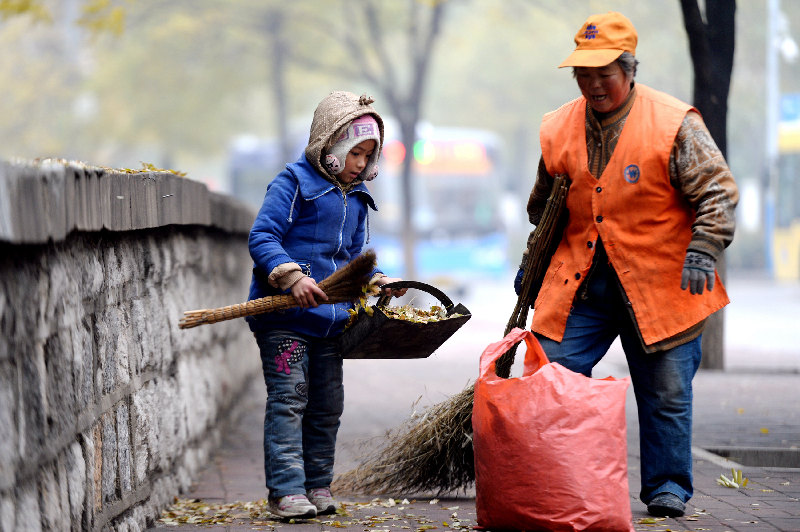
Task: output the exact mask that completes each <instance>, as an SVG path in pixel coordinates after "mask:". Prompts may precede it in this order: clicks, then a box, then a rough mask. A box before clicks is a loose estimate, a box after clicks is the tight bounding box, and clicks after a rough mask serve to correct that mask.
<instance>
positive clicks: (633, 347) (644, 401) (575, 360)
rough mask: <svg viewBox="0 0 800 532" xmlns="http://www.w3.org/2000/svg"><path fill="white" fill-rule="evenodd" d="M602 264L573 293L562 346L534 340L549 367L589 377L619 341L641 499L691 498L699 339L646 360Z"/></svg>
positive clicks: (619, 294)
mask: <svg viewBox="0 0 800 532" xmlns="http://www.w3.org/2000/svg"><path fill="white" fill-rule="evenodd" d="M599 262H600V263H599V264H598V265H597V267H596V270H595V271H594V272H592V274H591V276H590V278H589V280H588V281H587V282H588V287H587V286H583V287H581V289H580V290H579V291H578V296H577V297H576V298H575V301H574V303H573V308H572V310H571V311H570V314H569V317H568V318H567V328H566V331H565V333H564V338H563V340H562V341H561V342H555V341H553V340H550V339H549V338H545V337H543V336H541V335H539V334H537V335H536V337H537V338H538V339H539V342H540V343H541V345H542V348H543V349H544V351H545V353H547V357H548V358H549V359H550V361H551V362H558V363H559V364H561V365H562V366H564V367H566V368H568V369H571V370H572V371H575V372H577V373H582V374H584V375H586V376H587V377H591V374H592V368H593V367H594V366H595V365H596V364H597V363H598V362H599V361H600V359H601V358H603V356H604V355H605V354H606V352H607V351H608V348H609V347H610V346H611V343H612V342H613V341H614V339H615V338H616V337H617V336H619V337H620V341H621V343H622V347H623V349H624V351H625V357H626V358H627V360H628V368H629V370H630V375H631V381H632V382H633V390H634V394H635V396H636V404H637V407H638V413H639V450H640V454H641V477H642V490H641V493H640V498H641V500H642V502H644V503H645V504H647V503H649V502H650V501H651V500H652V499H653V497H655V496H656V495H658V494H659V493H664V492H668V493H673V494H675V495H677V496H678V497H680V498H681V499H682V500H683V501H684V502H685V501H688V500H689V499H690V498H691V496H692V493H693V488H692V379H693V378H694V375H695V373H696V372H697V368H698V367H699V365H700V357H701V348H700V337H698V338H696V339H694V340H692V341H690V342H688V343H685V344H683V345H680V346H678V347H675V348H673V349H668V350H666V351H658V352H655V353H646V352H645V351H644V350H643V349H642V345H641V340H640V338H639V336H638V333H637V331H636V329H635V327H634V325H633V320H632V318H631V317H630V314H629V311H628V308H627V307H626V304H625V300H624V299H623V295H622V290H621V289H620V287H619V284H618V283H619V281H618V280H617V279H616V274H615V273H614V272H613V270H612V269H611V268H610V267H609V266H608V264H607V263H606V262H605V261H599ZM584 289H586V292H585V296H582V295H581V294H582V293H583V291H584ZM675 289H676V290H679V289H680V287H679V286H676V287H675ZM676 310H677V309H676Z"/></svg>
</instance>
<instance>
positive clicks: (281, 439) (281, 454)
mask: <svg viewBox="0 0 800 532" xmlns="http://www.w3.org/2000/svg"><path fill="white" fill-rule="evenodd" d="M256 341H257V342H258V347H259V349H260V351H261V366H262V368H263V371H264V382H266V385H267V407H266V414H265V416H264V474H265V476H266V485H267V489H268V490H269V496H270V497H271V498H273V499H277V498H280V497H283V496H285V495H293V494H298V493H303V494H305V493H306V492H307V491H308V490H312V489H314V488H327V487H329V486H330V485H331V481H332V480H333V457H334V450H335V448H336V433H337V431H338V430H339V418H340V417H341V415H342V411H343V410H344V386H343V383H342V378H343V374H342V357H341V356H340V355H339V349H338V346H337V344H336V342H334V341H332V340H329V339H325V338H312V337H307V336H303V335H299V334H297V333H294V332H291V331H285V330H273V331H269V332H265V333H257V334H256Z"/></svg>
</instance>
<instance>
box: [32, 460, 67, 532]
mask: <svg viewBox="0 0 800 532" xmlns="http://www.w3.org/2000/svg"><path fill="white" fill-rule="evenodd" d="M38 477H39V504H40V505H41V506H40V510H41V512H42V526H43V528H44V529H45V530H69V507H68V506H67V504H68V503H66V504H62V503H65V502H66V501H62V498H61V496H62V491H61V486H60V485H59V481H58V476H57V475H56V471H55V465H54V464H52V463H50V464H46V465H44V466H42V467H40V468H39V471H38Z"/></svg>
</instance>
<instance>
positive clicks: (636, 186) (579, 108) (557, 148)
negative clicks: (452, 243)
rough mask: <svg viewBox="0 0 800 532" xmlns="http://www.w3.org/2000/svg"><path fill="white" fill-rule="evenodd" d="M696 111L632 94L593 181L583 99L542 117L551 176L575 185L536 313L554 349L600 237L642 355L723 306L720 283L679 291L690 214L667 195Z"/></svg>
mask: <svg viewBox="0 0 800 532" xmlns="http://www.w3.org/2000/svg"><path fill="white" fill-rule="evenodd" d="M689 110H693V108H692V107H691V106H690V105H688V104H685V103H683V102H681V101H679V100H677V99H675V98H673V97H672V96H669V95H667V94H664V93H662V92H658V91H656V90H654V89H651V88H649V87H646V86H643V85H640V84H637V85H636V100H635V101H634V103H633V106H632V108H631V110H630V113H629V114H628V118H627V119H626V121H625V125H624V127H623V130H622V133H621V134H620V137H619V140H618V142H617V146H616V148H615V149H614V153H613V154H612V156H611V159H610V160H609V161H608V165H607V166H606V168H605V170H604V171H603V173H602V175H600V177H599V179H598V178H595V177H594V176H592V175H591V174H590V173H589V166H588V155H587V152H586V130H585V119H586V116H585V113H586V99H585V98H583V97H582V96H581V97H580V98H578V99H576V100H573V101H571V102H569V103H567V104H565V105H563V106H562V107H560V108H559V109H557V110H556V111H553V112H550V113H547V114H546V115H545V116H544V118H543V120H542V126H541V130H540V140H541V145H542V158H543V160H544V163H545V165H546V167H547V171H548V172H549V173H550V175H556V174H567V175H569V177H570V179H571V180H572V185H571V186H570V190H569V195H568V196H567V209H569V221H568V223H567V227H566V229H565V230H564V235H563V237H562V240H561V243H560V244H559V246H558V249H556V252H555V254H554V255H553V258H552V260H551V261H550V265H549V267H548V270H547V273H546V274H545V278H544V282H543V284H542V288H541V290H540V291H539V296H538V297H537V299H536V303H535V312H534V314H533V321H532V323H531V329H532V330H533V331H535V332H537V333H540V334H542V335H544V336H546V337H548V338H551V339H553V340H555V341H558V342H560V341H561V340H562V338H563V337H564V330H565V328H566V323H567V317H568V316H569V313H570V308H571V306H572V301H573V299H574V298H575V294H576V292H577V290H578V288H579V286H580V284H581V282H582V281H583V279H584V278H585V277H586V275H587V274H588V272H589V269H590V267H591V265H592V258H593V256H594V251H595V244H596V243H597V238H598V236H599V237H600V238H601V239H602V241H603V245H604V246H605V249H606V252H607V254H608V258H609V262H610V263H611V266H612V267H613V268H614V271H615V272H616V273H617V276H618V277H619V280H620V282H621V283H622V287H623V289H624V290H625V294H626V295H627V297H628V300H629V301H630V303H631V305H632V307H633V313H634V315H635V317H636V323H637V326H638V328H639V332H640V334H641V336H642V339H643V341H644V343H645V345H651V344H654V343H656V342H660V341H662V340H665V339H667V338H670V337H672V336H675V335H676V334H678V333H681V332H683V331H685V330H686V329H688V328H689V327H691V326H693V325H695V324H697V323H699V322H700V321H702V320H703V319H705V318H706V317H708V316H709V315H710V314H712V313H713V312H715V311H717V310H719V309H721V308H722V307H724V306H725V305H727V304H728V303H729V299H728V295H727V293H726V292H725V288H724V287H723V286H722V282H721V281H720V279H719V276H718V275H717V276H716V280H715V284H714V289H713V290H712V291H710V292H709V291H708V290H704V291H703V293H702V294H700V295H692V294H691V293H690V292H689V290H681V288H680V285H681V274H682V272H683V261H684V258H685V256H686V250H687V248H688V246H689V243H690V241H691V239H692V223H693V222H694V220H695V213H694V210H693V209H692V208H691V207H690V206H689V204H688V203H687V202H686V200H685V199H684V198H683V197H682V196H681V193H680V191H678V190H676V189H675V187H673V186H672V184H671V183H670V179H669V171H668V167H669V157H670V152H671V150H672V146H673V143H674V141H675V136H676V135H677V133H678V129H679V128H680V125H681V123H682V122H683V118H684V116H685V115H686V113H687V112H688V111H689Z"/></svg>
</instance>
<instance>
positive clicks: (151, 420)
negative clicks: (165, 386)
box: [131, 382, 158, 486]
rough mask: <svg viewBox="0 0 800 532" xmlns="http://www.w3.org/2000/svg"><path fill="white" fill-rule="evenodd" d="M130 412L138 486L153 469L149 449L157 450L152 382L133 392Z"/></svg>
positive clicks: (152, 460) (156, 425)
mask: <svg viewBox="0 0 800 532" xmlns="http://www.w3.org/2000/svg"><path fill="white" fill-rule="evenodd" d="M131 411H132V412H131V417H132V419H133V426H132V428H133V430H132V431H131V432H132V434H131V438H132V441H133V470H134V479H135V480H134V481H135V483H136V485H137V486H139V485H142V484H144V483H145V482H146V480H147V476H148V474H149V473H150V472H151V471H152V470H153V469H154V465H153V464H155V462H156V461H155V460H154V459H153V458H152V456H151V452H152V451H151V449H157V448H158V421H157V418H156V415H155V413H156V412H157V409H156V407H155V401H154V385H153V384H152V382H151V383H147V384H145V385H144V386H143V387H142V388H141V389H139V390H138V391H136V392H134V394H133V399H132V402H131Z"/></svg>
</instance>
